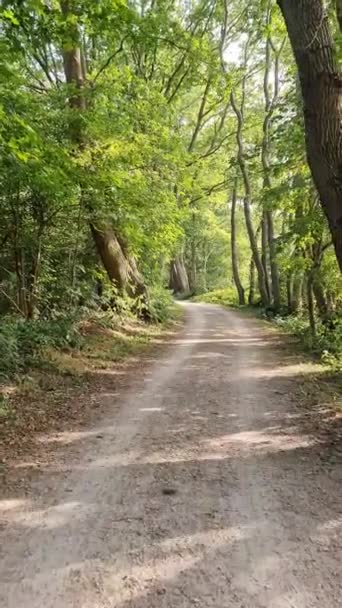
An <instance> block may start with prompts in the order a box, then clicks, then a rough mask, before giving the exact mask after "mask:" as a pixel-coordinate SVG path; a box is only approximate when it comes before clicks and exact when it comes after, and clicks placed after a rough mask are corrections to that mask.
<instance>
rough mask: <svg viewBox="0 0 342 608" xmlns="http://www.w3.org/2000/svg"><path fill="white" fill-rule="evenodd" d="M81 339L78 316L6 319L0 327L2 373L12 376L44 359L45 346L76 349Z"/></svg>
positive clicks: (0, 369) (0, 372) (0, 363)
mask: <svg viewBox="0 0 342 608" xmlns="http://www.w3.org/2000/svg"><path fill="white" fill-rule="evenodd" d="M81 342H82V337H81V335H80V333H79V330H78V323H77V321H76V320H75V318H71V317H70V318H69V317H59V318H56V319H53V320H37V321H34V320H32V321H24V320H22V319H20V320H18V319H11V318H9V319H5V320H4V321H3V322H2V323H1V326H0V375H2V376H10V375H13V374H15V373H16V372H19V371H22V370H24V369H25V368H26V367H28V366H29V365H34V364H36V363H38V362H41V361H42V355H43V350H44V348H46V347H53V348H65V347H72V348H75V347H76V346H80V345H81Z"/></svg>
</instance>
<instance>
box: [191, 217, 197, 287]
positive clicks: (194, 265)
mask: <svg viewBox="0 0 342 608" xmlns="http://www.w3.org/2000/svg"><path fill="white" fill-rule="evenodd" d="M191 222H192V235H191V242H190V253H191V266H190V273H189V282H190V289H191V292H192V293H196V288H197V251H196V214H195V213H194V212H192V215H191Z"/></svg>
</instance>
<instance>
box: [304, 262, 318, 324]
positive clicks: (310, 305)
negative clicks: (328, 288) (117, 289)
mask: <svg viewBox="0 0 342 608" xmlns="http://www.w3.org/2000/svg"><path fill="white" fill-rule="evenodd" d="M312 282H313V281H312V273H311V272H309V274H308V276H307V281H306V290H307V305H308V313H309V322H310V329H311V334H312V336H316V319H315V304H314V298H313V291H312Z"/></svg>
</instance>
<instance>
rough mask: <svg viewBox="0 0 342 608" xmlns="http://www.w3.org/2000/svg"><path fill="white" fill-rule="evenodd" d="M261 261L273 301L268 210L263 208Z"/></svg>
mask: <svg viewBox="0 0 342 608" xmlns="http://www.w3.org/2000/svg"><path fill="white" fill-rule="evenodd" d="M261 263H262V266H263V269H264V275H265V286H266V291H267V296H268V300H269V301H271V290H270V282H269V279H268V267H269V264H268V225H267V216H266V211H265V210H263V212H262V218H261Z"/></svg>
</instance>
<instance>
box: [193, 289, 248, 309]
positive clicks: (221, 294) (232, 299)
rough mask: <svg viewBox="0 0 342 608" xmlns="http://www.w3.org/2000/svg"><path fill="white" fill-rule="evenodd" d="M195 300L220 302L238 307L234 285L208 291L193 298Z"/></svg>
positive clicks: (210, 302)
mask: <svg viewBox="0 0 342 608" xmlns="http://www.w3.org/2000/svg"><path fill="white" fill-rule="evenodd" d="M193 300H194V302H205V303H206V304H220V305H222V306H228V307H237V306H238V298H237V294H236V290H235V289H234V288H233V287H229V288H226V289H216V290H215V291H208V292H207V293H203V294H201V295H199V296H196V297H195V298H193Z"/></svg>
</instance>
